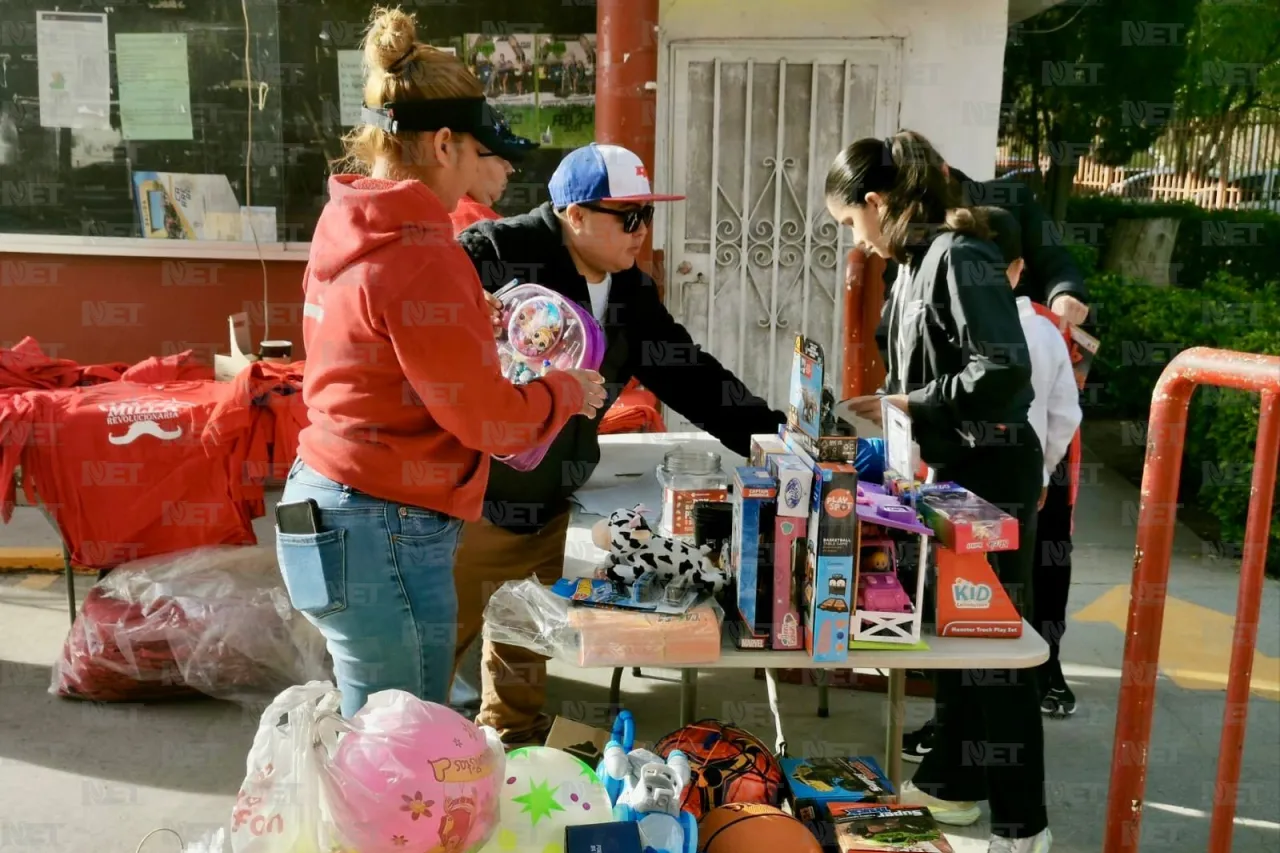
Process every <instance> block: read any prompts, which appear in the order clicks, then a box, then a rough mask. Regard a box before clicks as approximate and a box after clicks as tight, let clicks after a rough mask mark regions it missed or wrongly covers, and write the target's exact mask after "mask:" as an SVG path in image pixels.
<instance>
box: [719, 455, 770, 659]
mask: <svg viewBox="0 0 1280 853" xmlns="http://www.w3.org/2000/svg"><path fill="white" fill-rule="evenodd" d="M777 499H778V487H777V485H776V484H775V483H774V480H773V477H772V476H770V474H769V469H767V468H751V467H748V466H744V467H741V468H735V469H734V471H733V535H732V537H731V538H730V539H729V563H730V565H731V566H732V571H733V576H734V578H735V579H736V581H737V587H738V613H739V614H740V615H741V616H742V621H743V623H744V624H745V625H746V626H747V628H748V629H749V630H750V631H752V632H753V633H756V634H766V633H768V631H769V621H770V617H771V616H772V615H773V608H772V607H771V606H770V604H771V602H772V601H773V555H772V553H771V549H770V543H771V542H772V541H773V520H774V517H775V511H776V504H777Z"/></svg>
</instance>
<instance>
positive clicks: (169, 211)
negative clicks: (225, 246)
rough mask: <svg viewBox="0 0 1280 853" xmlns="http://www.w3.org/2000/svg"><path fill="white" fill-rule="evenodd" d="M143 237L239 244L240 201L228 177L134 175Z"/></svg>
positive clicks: (148, 173) (135, 193)
mask: <svg viewBox="0 0 1280 853" xmlns="http://www.w3.org/2000/svg"><path fill="white" fill-rule="evenodd" d="M133 186H134V195H135V197H136V199H137V205H138V219H139V221H140V222H141V223H142V236H144V237H151V238H156V239H170V240H225V241H231V242H235V241H238V240H239V239H240V237H241V233H242V223H241V218H240V202H239V201H238V200H237V199H236V195H235V192H233V191H232V189H231V182H230V181H229V180H227V176H226V175H188V174H182V173H179V172H134V173H133Z"/></svg>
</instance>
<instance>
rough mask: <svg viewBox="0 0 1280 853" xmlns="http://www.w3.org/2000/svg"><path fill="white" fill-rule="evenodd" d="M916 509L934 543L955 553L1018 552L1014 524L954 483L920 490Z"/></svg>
mask: <svg viewBox="0 0 1280 853" xmlns="http://www.w3.org/2000/svg"><path fill="white" fill-rule="evenodd" d="M916 509H917V510H919V512H920V517H921V518H923V519H924V521H925V524H928V525H929V526H930V527H931V528H933V532H934V535H935V536H937V537H938V540H939V541H940V542H941V543H942V544H943V545H944V546H946V547H947V548H950V549H952V550H953V551H956V552H958V553H961V554H967V553H974V552H987V551H1016V550H1017V549H1018V520H1017V519H1016V518H1014V517H1013V516H1011V515H1009V514H1008V513H1006V512H1002V511H1001V510H1000V509H998V508H997V507H995V506H993V505H992V504H989V503H987V502H986V501H984V500H983V499H982V498H980V497H978V496H977V495H975V494H974V493H973V492H971V491H969V490H968V489H964V488H961V487H960V486H957V485H956V484H954V483H938V484H934V485H924V486H920V487H919V490H918V497H917V499H916Z"/></svg>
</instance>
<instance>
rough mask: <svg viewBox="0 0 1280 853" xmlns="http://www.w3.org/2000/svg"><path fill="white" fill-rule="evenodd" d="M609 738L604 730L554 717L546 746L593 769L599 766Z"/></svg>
mask: <svg viewBox="0 0 1280 853" xmlns="http://www.w3.org/2000/svg"><path fill="white" fill-rule="evenodd" d="M610 737H611V735H610V734H609V732H607V731H605V730H604V729H597V728H596V727H595V726H588V725H587V724H586V723H579V722H578V721H577V720H570V719H569V718H568V717H556V718H555V720H553V721H552V723H551V732H550V733H549V734H548V735H547V743H546V745H547V746H549V747H552V748H553V749H559V750H562V751H564V752H567V753H569V754H570V755H572V756H575V757H577V758H581V759H582V760H583V761H585V762H586V763H587V766H588V767H591V768H593V769H594V768H595V767H596V766H598V765H599V764H600V759H601V758H602V757H603V756H604V748H605V747H606V746H607V745H608V744H609V738H610Z"/></svg>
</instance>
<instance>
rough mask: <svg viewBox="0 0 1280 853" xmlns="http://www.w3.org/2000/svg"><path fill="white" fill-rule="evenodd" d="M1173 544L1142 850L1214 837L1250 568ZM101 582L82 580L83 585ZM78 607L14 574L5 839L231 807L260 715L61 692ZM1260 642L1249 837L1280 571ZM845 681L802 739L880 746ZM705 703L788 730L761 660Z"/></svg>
mask: <svg viewBox="0 0 1280 853" xmlns="http://www.w3.org/2000/svg"><path fill="white" fill-rule="evenodd" d="M1086 471H1087V472H1088V474H1089V476H1088V478H1087V481H1086V485H1085V486H1084V488H1083V489H1082V492H1081V504H1080V507H1079V509H1078V512H1077V517H1076V542H1077V546H1076V556H1075V573H1074V577H1073V588H1072V591H1071V598H1072V600H1071V614H1072V617H1071V622H1070V625H1069V628H1068V633H1067V638H1066V642H1065V647H1064V654H1063V657H1064V661H1065V666H1064V669H1065V671H1066V674H1067V677H1068V680H1069V681H1070V683H1071V685H1072V687H1073V689H1074V690H1075V692H1076V695H1077V697H1078V699H1079V703H1080V710H1079V712H1078V713H1077V714H1076V715H1075V716H1074V717H1073V718H1071V719H1067V720H1051V721H1046V724H1045V742H1046V747H1045V748H1046V759H1047V765H1048V785H1047V795H1048V801H1049V814H1050V821H1051V824H1052V826H1053V830H1054V834H1055V842H1056V843H1055V845H1054V848H1053V849H1054V853H1094V851H1098V850H1100V849H1101V843H1102V842H1101V839H1102V835H1103V827H1104V823H1105V804H1106V796H1107V788H1108V777H1109V772H1110V761H1111V744H1112V736H1113V733H1114V727H1115V709H1116V699H1117V692H1118V689H1119V684H1120V665H1121V657H1122V648H1123V626H1124V623H1125V618H1126V612H1127V602H1128V583H1129V574H1130V570H1131V564H1132V557H1133V537H1134V519H1135V518H1136V507H1137V491H1136V490H1135V489H1134V488H1132V487H1131V486H1130V485H1129V484H1127V483H1126V482H1124V481H1122V480H1121V479H1120V478H1119V477H1117V476H1115V475H1113V474H1111V473H1109V472H1108V471H1106V470H1105V469H1101V468H1100V467H1098V466H1092V467H1087V468H1086ZM20 514H21V517H20V518H19V519H18V520H17V522H16V523H17V525H18V526H16V527H15V526H10V527H7V528H0V547H4V546H9V547H18V546H24V547H25V546H28V545H39V544H56V541H57V540H56V538H54V537H53V536H52V532H51V531H49V530H47V529H46V527H45V522H44V521H43V520H42V519H41V518H40V516H39V515H38V514H36V513H35V512H34V511H32V510H20ZM262 526H263V529H264V530H265V531H268V532H269V525H267V524H266V523H265V522H264V524H263V525H262ZM39 537H45V538H44V540H43V542H42V541H40V539H39ZM1175 547H1176V551H1177V554H1176V557H1175V560H1174V565H1173V568H1172V573H1171V581H1170V595H1171V596H1172V598H1171V600H1170V605H1169V611H1168V616H1167V619H1166V623H1165V632H1164V634H1165V639H1164V644H1163V649H1162V656H1161V673H1162V677H1161V680H1160V684H1159V688H1158V690H1157V703H1156V711H1155V726H1154V736H1153V739H1152V744H1151V753H1150V765H1151V770H1150V773H1149V775H1148V783H1147V790H1146V802H1147V808H1146V815H1145V818H1144V820H1143V826H1142V830H1143V831H1142V841H1143V848H1142V849H1144V850H1152V851H1155V850H1161V851H1166V850H1167V851H1194V850H1203V849H1206V845H1207V838H1208V813H1209V812H1210V811H1211V809H1212V797H1213V787H1214V786H1213V782H1214V769H1215V763H1216V757H1217V754H1218V732H1219V730H1220V727H1221V723H1222V716H1223V711H1224V705H1225V702H1224V695H1223V686H1224V685H1225V673H1226V671H1227V669H1228V660H1229V653H1230V634H1231V614H1232V613H1233V612H1234V610H1235V600H1236V584H1237V578H1238V574H1237V571H1236V565H1237V563H1235V562H1233V561H1231V560H1229V559H1220V558H1216V557H1214V556H1213V555H1214V549H1213V548H1211V547H1208V546H1206V545H1203V544H1202V543H1201V542H1200V541H1199V540H1198V539H1197V538H1196V537H1195V536H1194V535H1193V534H1191V533H1190V532H1189V531H1187V530H1186V529H1180V530H1179V531H1178V535H1177V539H1176V546H1175ZM89 585H90V579H88V578H85V579H82V580H81V581H80V583H79V587H80V589H79V591H80V593H81V594H83V592H84V590H86V589H87V588H88V586H89ZM67 619H68V617H67V613H66V608H65V602H64V590H63V587H62V581H61V579H60V577H58V576H57V575H54V574H49V573H22V574H10V575H0V851H4V853H62V851H66V853H72V851H75V853H80V851H84V850H89V849H97V850H111V851H127V850H133V849H134V848H135V847H136V846H137V845H138V843H139V841H140V840H141V839H142V838H143V836H144V835H146V834H147V833H148V832H150V831H151V830H153V829H156V828H158V827H169V828H172V829H175V830H177V831H178V832H179V833H180V834H181V835H182V836H183V837H184V838H185V839H187V840H188V841H191V840H193V839H195V838H198V837H200V836H202V835H204V834H205V833H207V832H209V831H211V830H212V829H214V828H215V827H217V826H221V825H223V824H224V822H225V821H226V819H227V817H228V815H229V812H230V808H231V805H232V802H233V800H234V797H235V792H236V790H237V788H238V786H239V783H240V780H241V778H242V777H243V775H244V759H245V754H246V751H247V750H248V747H249V744H250V742H251V740H252V737H253V732H254V730H255V728H256V724H257V720H256V719H255V718H254V717H253V716H252V715H251V714H248V713H246V712H244V711H242V710H240V709H239V708H237V707H235V706H232V705H228V704H223V703H219V702H213V701H196V702H186V703H180V704H166V705H152V706H146V705H124V706H121V705H94V704H85V703H77V702H70V701H65V700H59V699H56V698H54V697H52V696H50V695H49V694H48V693H47V688H48V685H49V680H50V665H51V663H52V662H53V661H54V660H55V659H56V657H57V656H58V654H59V650H60V648H61V644H62V642H63V639H64V636H65V633H66V630H67ZM1258 650H1259V651H1258V654H1257V656H1256V657H1255V662H1254V682H1253V683H1254V693H1253V698H1252V699H1251V700H1250V702H1249V705H1248V724H1249V732H1248V741H1247V743H1246V746H1245V751H1244V757H1243V772H1242V774H1241V789H1240V794H1239V797H1238V809H1237V820H1236V828H1235V838H1234V843H1233V846H1232V849H1233V850H1235V851H1239V852H1240V853H1254V851H1256V852H1257V853H1262V851H1275V850H1277V849H1280V823H1276V822H1275V817H1276V815H1277V814H1280V808H1278V806H1280V704H1278V703H1277V700H1278V699H1280V585H1278V584H1277V583H1276V582H1274V581H1268V582H1267V583H1266V585H1265V588H1264V590H1263V593H1262V618H1261V624H1260V627H1259V639H1258ZM552 674H553V679H552V683H551V703H550V704H551V709H552V710H554V711H555V712H558V713H561V714H564V715H566V716H569V717H573V718H576V719H581V720H584V721H586V722H588V723H594V724H597V725H599V724H601V723H602V722H603V721H604V720H605V715H606V713H607V709H606V696H607V680H608V675H609V673H608V671H586V670H577V669H575V668H573V667H569V666H565V665H561V664H553V665H552ZM674 675H675V673H671V672H662V671H653V672H650V671H646V672H645V673H644V677H642V678H635V677H633V676H631V675H630V674H628V676H627V677H626V679H625V680H624V693H625V696H626V702H627V704H628V707H630V708H631V709H632V710H633V711H634V712H635V715H636V718H637V720H638V722H639V726H640V737H641V738H644V739H653V738H655V737H657V736H660V735H662V734H663V733H665V732H666V731H668V730H670V729H671V728H673V727H674V726H675V724H676V713H677V712H676V708H677V707H678V701H677V697H678V685H677V684H676V683H674V681H673V680H672V678H673V677H674ZM831 694H832V696H831V705H832V713H831V716H830V718H828V719H819V718H818V717H817V716H816V714H815V707H816V694H815V691H814V689H813V688H810V687H800V686H791V685H782V686H781V699H782V702H783V714H784V723H785V726H786V728H787V739H788V741H789V743H790V745H791V749H792V752H793V753H794V754H804V753H806V752H808V753H809V754H817V753H825V754H841V753H843V754H850V753H869V754H875V755H879V754H880V752H881V750H882V748H883V747H882V744H883V727H882V721H883V720H884V716H885V709H884V702H883V697H882V696H878V695H876V694H871V693H862V692H854V691H848V690H833V691H831ZM698 710H699V712H700V714H702V715H704V716H710V717H720V718H722V719H726V720H730V721H735V722H738V723H739V724H741V725H744V726H745V727H747V728H749V729H753V730H755V731H757V732H758V733H759V734H760V735H761V736H762V737H763V738H764V739H765V740H766V741H767V742H771V741H772V732H771V724H770V722H769V719H770V718H769V712H768V706H767V704H766V698H765V691H764V683H763V682H762V681H756V680H754V679H753V677H752V674H751V673H750V672H726V671H723V670H717V671H714V672H708V673H705V674H704V675H703V676H702V678H701V680H700V690H699V709H698ZM909 711H910V714H911V718H910V719H909V721H908V725H909V726H911V725H914V724H916V723H920V722H923V721H924V720H925V719H927V717H928V716H929V703H928V702H926V701H922V700H911V705H910V709H909ZM908 767H910V765H908ZM1268 815H1270V817H1268ZM985 829H986V826H985V820H984V822H983V823H981V824H978V825H976V826H974V827H970V828H968V829H966V830H962V831H960V832H957V833H956V834H954V835H953V836H952V839H953V842H954V844H955V847H956V850H957V853H981V852H982V851H985V850H986V844H985V838H986V834H985ZM177 850H179V846H178V844H177V842H176V840H175V839H173V838H172V837H171V836H157V837H155V838H153V839H151V840H150V841H149V842H148V844H147V845H146V847H145V848H144V853H165V851H177Z"/></svg>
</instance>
